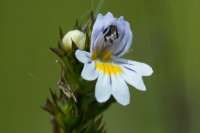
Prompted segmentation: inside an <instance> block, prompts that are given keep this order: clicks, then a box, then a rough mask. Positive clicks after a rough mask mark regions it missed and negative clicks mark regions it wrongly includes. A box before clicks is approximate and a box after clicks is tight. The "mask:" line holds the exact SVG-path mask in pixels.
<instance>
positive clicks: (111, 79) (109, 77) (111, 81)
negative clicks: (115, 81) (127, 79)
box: [109, 75, 112, 85]
mask: <svg viewBox="0 0 200 133" xmlns="http://www.w3.org/2000/svg"><path fill="white" fill-rule="evenodd" d="M109 79H110V85H112V79H111V75H109Z"/></svg>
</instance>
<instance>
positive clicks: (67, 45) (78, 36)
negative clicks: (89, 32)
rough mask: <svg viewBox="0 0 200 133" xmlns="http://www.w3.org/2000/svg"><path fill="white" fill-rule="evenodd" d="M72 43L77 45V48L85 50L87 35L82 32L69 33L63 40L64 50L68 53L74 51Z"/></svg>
mask: <svg viewBox="0 0 200 133" xmlns="http://www.w3.org/2000/svg"><path fill="white" fill-rule="evenodd" d="M72 41H73V42H74V43H75V44H76V46H77V47H78V48H79V49H81V50H84V48H85V41H86V34H85V33H83V32H81V31H80V30H73V31H69V32H68V33H67V34H66V35H65V36H64V37H63V39H62V43H63V45H62V46H63V49H64V50H66V51H71V50H72Z"/></svg>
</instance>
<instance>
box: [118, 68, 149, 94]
mask: <svg viewBox="0 0 200 133" xmlns="http://www.w3.org/2000/svg"><path fill="white" fill-rule="evenodd" d="M121 68H122V70H123V74H122V76H123V78H124V79H125V81H126V82H127V83H129V84H130V85H132V86H134V87H135V88H136V89H138V90H141V91H145V90H146V87H145V85H144V82H143V80H142V77H141V75H140V73H138V70H137V69H136V68H135V69H131V68H129V67H126V66H122V67H121Z"/></svg>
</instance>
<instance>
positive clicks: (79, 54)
mask: <svg viewBox="0 0 200 133" xmlns="http://www.w3.org/2000/svg"><path fill="white" fill-rule="evenodd" d="M75 56H76V58H77V59H78V60H79V61H80V62H82V63H87V62H89V61H90V56H91V54H90V53H88V52H86V51H82V50H76V52H75Z"/></svg>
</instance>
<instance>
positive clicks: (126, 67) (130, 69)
mask: <svg viewBox="0 0 200 133" xmlns="http://www.w3.org/2000/svg"><path fill="white" fill-rule="evenodd" d="M124 68H126V69H128V70H130V71H132V72H135V73H137V72H136V71H135V70H133V69H131V68H129V67H126V66H124Z"/></svg>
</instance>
